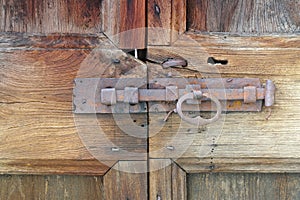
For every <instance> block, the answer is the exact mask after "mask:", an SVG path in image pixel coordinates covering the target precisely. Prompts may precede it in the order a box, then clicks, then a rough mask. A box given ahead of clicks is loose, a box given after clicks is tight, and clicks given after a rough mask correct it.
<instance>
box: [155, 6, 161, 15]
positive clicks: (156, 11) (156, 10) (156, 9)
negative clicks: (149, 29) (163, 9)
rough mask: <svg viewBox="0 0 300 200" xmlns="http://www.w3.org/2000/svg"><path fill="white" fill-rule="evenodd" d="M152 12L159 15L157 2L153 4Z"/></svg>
mask: <svg viewBox="0 0 300 200" xmlns="http://www.w3.org/2000/svg"><path fill="white" fill-rule="evenodd" d="M154 13H155V15H160V8H159V6H158V5H157V4H155V5H154Z"/></svg>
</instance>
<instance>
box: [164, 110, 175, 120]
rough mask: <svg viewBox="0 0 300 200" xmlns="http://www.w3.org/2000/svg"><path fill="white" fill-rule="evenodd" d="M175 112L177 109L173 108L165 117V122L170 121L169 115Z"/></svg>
mask: <svg viewBox="0 0 300 200" xmlns="http://www.w3.org/2000/svg"><path fill="white" fill-rule="evenodd" d="M173 112H175V110H171V111H170V112H169V113H168V114H167V116H166V117H165V118H164V122H166V121H168V119H169V117H170V116H171V114H172V113H173Z"/></svg>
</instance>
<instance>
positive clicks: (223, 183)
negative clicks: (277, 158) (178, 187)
mask: <svg viewBox="0 0 300 200" xmlns="http://www.w3.org/2000/svg"><path fill="white" fill-rule="evenodd" d="M299 184H300V176H299V174H228V173H211V174H189V175H188V179H187V185H188V199H190V200H194V199H197V200H210V199H249V200H250V199H274V200H280V199H287V200H293V199H299V198H300V189H299Z"/></svg>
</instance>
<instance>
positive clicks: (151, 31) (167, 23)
mask: <svg viewBox="0 0 300 200" xmlns="http://www.w3.org/2000/svg"><path fill="white" fill-rule="evenodd" d="M171 14H172V0H167V1H164V0H150V1H148V27H149V28H148V44H149V45H170V42H171V23H172V22H171V18H172V16H171Z"/></svg>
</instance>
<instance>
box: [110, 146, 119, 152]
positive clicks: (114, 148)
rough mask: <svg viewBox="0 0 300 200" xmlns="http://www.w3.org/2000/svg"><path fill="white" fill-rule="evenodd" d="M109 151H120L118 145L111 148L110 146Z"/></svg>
mask: <svg viewBox="0 0 300 200" xmlns="http://www.w3.org/2000/svg"><path fill="white" fill-rule="evenodd" d="M111 151H112V152H118V151H120V149H119V148H118V147H112V148H111Z"/></svg>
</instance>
